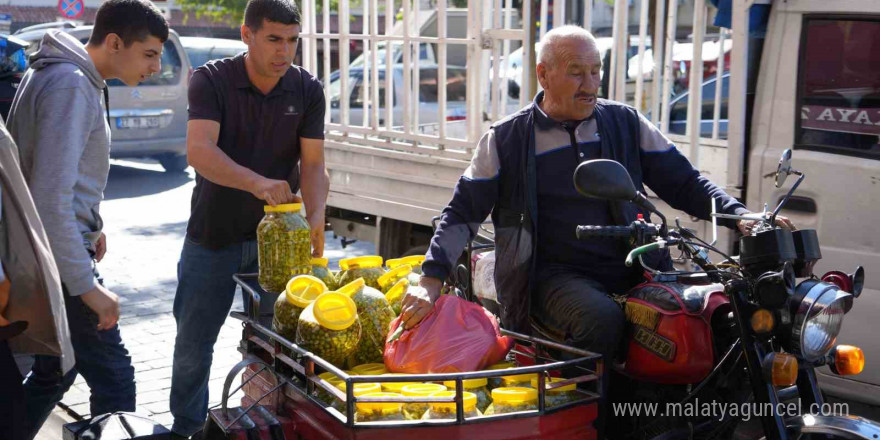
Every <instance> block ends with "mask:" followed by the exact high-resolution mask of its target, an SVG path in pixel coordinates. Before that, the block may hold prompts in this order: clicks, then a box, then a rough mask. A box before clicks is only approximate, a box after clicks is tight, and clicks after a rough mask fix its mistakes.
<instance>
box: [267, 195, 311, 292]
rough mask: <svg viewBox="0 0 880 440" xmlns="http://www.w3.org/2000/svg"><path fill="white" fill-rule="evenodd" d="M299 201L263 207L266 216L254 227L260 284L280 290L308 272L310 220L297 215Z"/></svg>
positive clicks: (299, 205)
mask: <svg viewBox="0 0 880 440" xmlns="http://www.w3.org/2000/svg"><path fill="white" fill-rule="evenodd" d="M300 209H302V205H301V204H300V203H287V204H283V205H276V206H269V205H266V206H264V207H263V211H264V212H265V216H263V220H262V221H260V224H259V225H258V226H257V250H258V252H257V261H258V263H259V271H260V275H259V278H258V281H259V283H260V287H262V288H263V290H265V291H266V292H270V293H280V292H282V291H284V287H285V286H286V285H287V282H288V281H290V279H291V278H293V277H294V276H296V275H305V274H308V273H310V272H311V270H312V267H311V264H310V260H311V259H312V256H311V254H312V249H311V238H310V234H309V222H307V221H306V219H305V217H303V216H302V215H300V213H299V212H300Z"/></svg>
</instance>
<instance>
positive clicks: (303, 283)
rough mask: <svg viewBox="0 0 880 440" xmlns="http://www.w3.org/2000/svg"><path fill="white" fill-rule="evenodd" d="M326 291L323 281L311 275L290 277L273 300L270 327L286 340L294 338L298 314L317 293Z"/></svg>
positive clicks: (293, 339)
mask: <svg viewBox="0 0 880 440" xmlns="http://www.w3.org/2000/svg"><path fill="white" fill-rule="evenodd" d="M326 291H327V286H325V285H324V283H323V282H322V281H321V280H319V279H317V278H315V277H313V276H311V275H299V276H296V277H294V278H293V279H291V280H290V281H289V282H288V283H287V287H286V288H285V289H284V293H282V294H281V295H278V299H276V300H275V313H274V314H273V315H272V329H273V330H275V333H278V334H279V335H281V336H283V337H284V338H285V339H287V340H288V341H291V342H293V341H295V340H296V327H297V324H298V323H299V315H300V314H301V313H302V311H303V310H305V308H306V307H308V306H309V304H311V303H312V301H314V300H315V298H317V297H318V295H320V294H322V293H324V292H326Z"/></svg>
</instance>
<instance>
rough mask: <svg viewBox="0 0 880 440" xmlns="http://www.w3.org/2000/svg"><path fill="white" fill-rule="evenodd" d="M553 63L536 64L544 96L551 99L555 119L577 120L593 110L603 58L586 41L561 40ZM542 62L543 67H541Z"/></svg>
mask: <svg viewBox="0 0 880 440" xmlns="http://www.w3.org/2000/svg"><path fill="white" fill-rule="evenodd" d="M557 44H559V46H558V50H557V51H556V56H555V59H554V60H552V62H553V65H552V66H545V65H543V64H541V65H539V67H538V78H539V79H540V80H541V86H542V87H544V96H545V99H548V100H549V101H550V102H552V103H553V108H554V111H553V113H554V114H553V115H551V116H554V117H555V118H557V119H560V118H561V119H567V120H580V119H584V118H587V117H589V116H590V115H592V114H593V109H594V108H595V107H596V98H597V96H596V95H597V94H598V93H599V86H600V85H601V80H600V79H599V74H600V72H601V71H602V58H601V57H600V56H599V50H598V49H597V48H596V45H595V44H594V43H592V42H589V41H583V40H579V39H568V40H563V41H560V42H559V43H557ZM541 66H543V68H541Z"/></svg>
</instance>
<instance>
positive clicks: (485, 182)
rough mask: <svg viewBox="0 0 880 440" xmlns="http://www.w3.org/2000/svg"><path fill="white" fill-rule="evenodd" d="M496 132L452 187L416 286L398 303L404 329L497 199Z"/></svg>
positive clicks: (419, 315)
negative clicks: (452, 189)
mask: <svg viewBox="0 0 880 440" xmlns="http://www.w3.org/2000/svg"><path fill="white" fill-rule="evenodd" d="M499 163H500V162H499V160H498V150H497V148H496V145H495V134H494V132H493V131H492V130H491V129H490V130H489V131H488V132H487V133H486V134H485V135H483V138H482V139H480V144H479V145H478V146H477V149H476V151H474V157H473V159H471V164H470V166H469V167H468V169H467V170H465V173H464V175H463V176H461V178H460V179H459V180H458V184H457V185H456V186H455V192H454V193H453V196H452V200H451V201H450V202H449V205H448V206H447V207H446V208H445V209H444V210H443V214H442V215H441V216H440V222H439V223H438V224H437V230H436V232H434V237H433V238H431V245H430V246H429V247H428V253H427V254H426V255H425V262H424V263H423V264H422V273H423V274H424V275H423V276H422V278H421V280H420V281H419V287H417V288H413V289H410V291H409V292H407V295H406V296H405V297H404V298H403V302H402V304H401V313H400V316H401V322H403V324H404V326H406V328H411V327H412V326H414V325H416V324H418V323H419V322H421V320H422V319H423V318H424V317H425V315H427V314H428V312H430V311H431V308H432V307H433V304H434V301H436V300H437V298H438V297H439V296H440V289H441V288H442V287H443V280H445V279H446V278H447V277H448V276H449V272H451V271H452V268H453V266H454V265H455V262H456V261H457V260H458V257H459V256H460V255H461V252H462V251H463V250H464V247H465V245H467V242H468V240H470V239H472V238H473V237H474V236H475V235H476V233H477V230H478V229H479V227H480V224H481V223H482V222H483V220H485V219H486V217H487V216H488V215H489V213H490V212H492V208H493V207H494V206H495V202H496V201H497V200H498V175H499V170H500V165H499Z"/></svg>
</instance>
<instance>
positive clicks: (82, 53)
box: [7, 30, 110, 296]
mask: <svg viewBox="0 0 880 440" xmlns="http://www.w3.org/2000/svg"><path fill="white" fill-rule="evenodd" d="M30 62H31V66H30V69H28V71H27V73H25V75H24V78H23V79H22V81H21V85H20V86H19V88H18V92H16V94H15V100H14V101H13V102H12V108H11V109H10V112H9V120H8V123H7V127H8V128H9V132H10V133H11V134H12V137H13V139H14V140H15V143H16V144H18V149H19V157H20V159H21V171H22V174H24V178H25V180H26V181H27V184H28V187H29V188H30V191H31V194H32V196H33V198H34V204H35V205H36V207H37V212H39V214H40V219H41V220H42V221H43V225H44V226H45V228H46V234H47V235H48V237H49V244H50V245H51V247H52V253H53V254H54V255H55V262H56V263H57V266H58V271H59V272H60V274H61V281H62V283H63V284H64V286H65V287H66V288H67V290H68V292H69V293H70V295H73V296H78V295H82V294H83V293H86V292H88V291H89V290H91V289H93V288H94V287H95V283H96V280H95V277H94V273H93V271H92V257H91V256H90V255H89V250H94V248H95V244H96V242H97V240H98V238H99V237H100V235H101V228H102V227H103V224H102V221H101V216H100V215H99V214H98V205H99V204H100V203H101V200H102V199H103V197H104V187H105V186H106V185H107V175H108V173H109V171H110V126H109V125H108V124H107V121H106V119H105V114H106V113H105V107H104V97H103V92H104V88H105V87H106V86H107V85H106V83H105V82H104V80H103V78H101V75H100V74H99V73H98V70H97V68H96V67H95V64H94V63H93V62H92V59H91V57H90V56H89V54H88V52H86V49H85V46H83V45H82V44H81V43H80V42H79V41H77V40H76V38H74V37H72V36H70V35H69V34H67V33H64V32H61V31H58V30H50V31H49V32H47V33H46V35H45V36H44V37H43V42H42V45H41V46H40V50H39V51H38V52H37V53H35V54H34V55H32V56H31V59H30Z"/></svg>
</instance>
